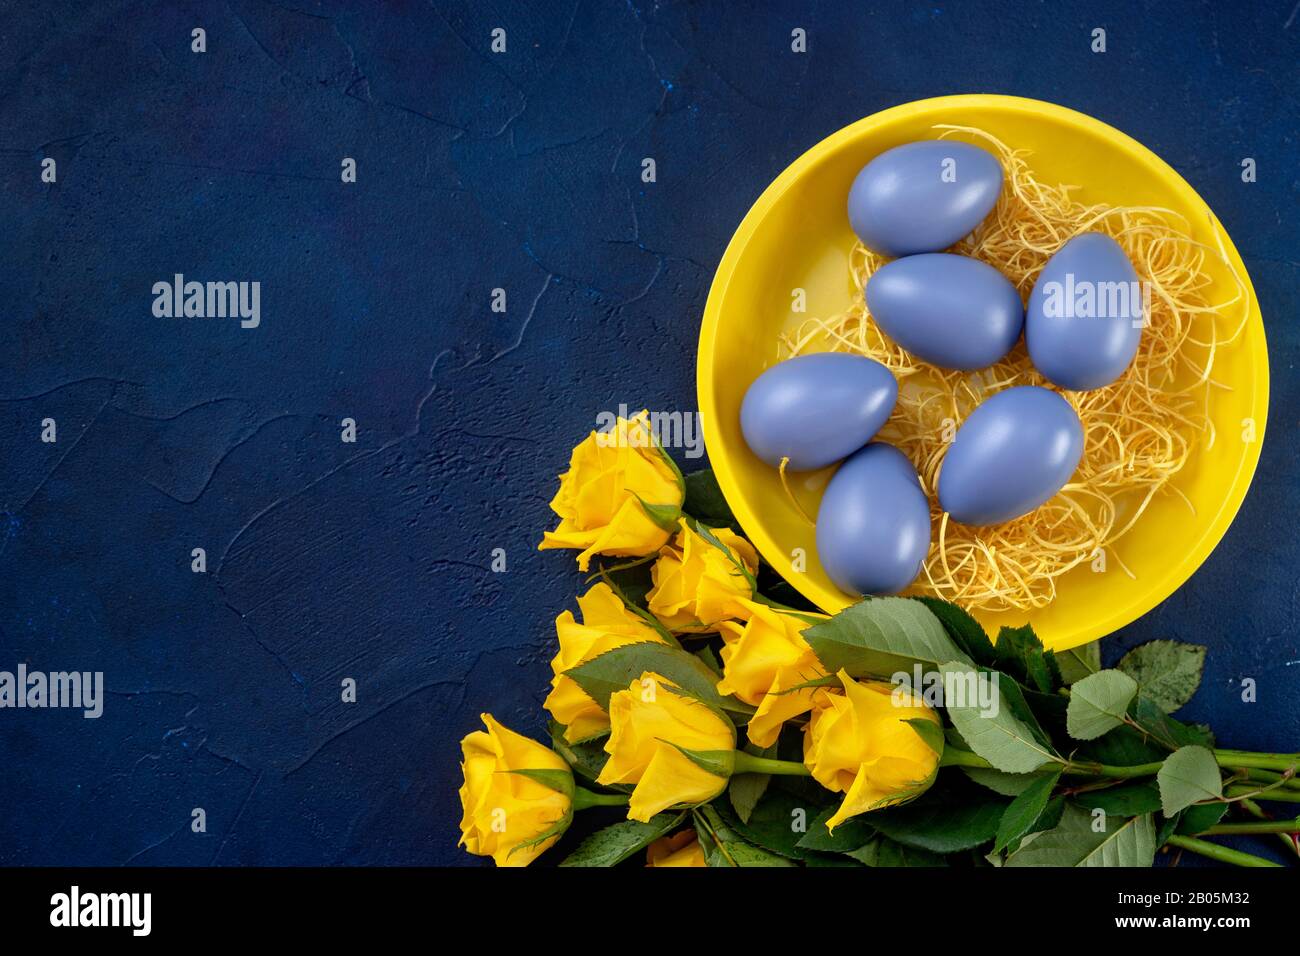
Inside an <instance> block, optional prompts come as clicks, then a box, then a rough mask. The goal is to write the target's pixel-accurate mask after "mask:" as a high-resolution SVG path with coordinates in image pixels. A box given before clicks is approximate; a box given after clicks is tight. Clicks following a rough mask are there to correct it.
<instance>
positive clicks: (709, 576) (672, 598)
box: [646, 521, 758, 633]
mask: <svg viewBox="0 0 1300 956" xmlns="http://www.w3.org/2000/svg"><path fill="white" fill-rule="evenodd" d="M681 529H682V530H681V531H680V532H678V534H677V538H676V540H674V541H673V543H672V544H671V545H670V546H668V547H667V548H665V549H664V551H663V553H662V554H660V555H659V559H658V560H657V561H655V563H654V567H652V568H651V569H650V577H651V580H652V581H653V582H654V587H653V588H651V589H650V591H649V593H647V594H646V602H647V604H648V605H649V608H650V611H651V613H653V614H654V616H655V617H657V618H659V620H660V621H661V622H663V625H664V626H665V627H667V628H668V629H669V630H670V631H685V632H695V633H700V632H705V631H715V630H717V629H718V622H720V621H725V620H728V619H729V618H743V617H745V616H746V615H747V614H748V613H749V611H748V609H747V607H746V605H747V604H748V603H749V599H750V598H752V597H753V596H754V589H753V586H752V585H751V584H750V581H749V578H747V577H746V576H745V572H746V571H748V573H749V574H750V575H754V574H757V573H758V552H756V551H755V550H754V546H753V545H752V544H750V543H749V542H748V541H746V540H745V539H744V538H742V537H741V536H740V535H738V534H734V533H733V532H731V531H729V530H727V529H726V528H710V529H709V531H710V533H711V534H712V535H713V537H714V538H716V539H717V540H718V542H719V543H720V544H722V545H724V546H725V548H726V550H725V551H724V550H723V549H722V548H719V547H717V545H714V544H712V543H711V542H709V541H706V540H705V539H704V538H703V537H701V536H700V534H699V533H698V532H696V531H695V530H694V529H693V528H691V527H690V526H689V525H688V524H687V523H686V522H685V521H682V522H681ZM742 567H743V568H744V570H742Z"/></svg>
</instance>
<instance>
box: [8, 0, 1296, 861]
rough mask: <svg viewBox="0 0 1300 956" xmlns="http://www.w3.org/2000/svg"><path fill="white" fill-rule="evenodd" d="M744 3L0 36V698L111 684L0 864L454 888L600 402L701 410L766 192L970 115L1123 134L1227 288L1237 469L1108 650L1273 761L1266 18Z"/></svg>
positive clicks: (44, 9)
mask: <svg viewBox="0 0 1300 956" xmlns="http://www.w3.org/2000/svg"><path fill="white" fill-rule="evenodd" d="M749 6H750V5H748V4H721V3H717V4H711V5H700V6H695V5H679V4H670V5H667V4H666V5H659V4H649V3H645V2H640V0H637V2H632V3H627V4H622V3H585V2H584V3H579V4H578V5H577V6H576V7H574V6H571V5H569V4H567V3H565V4H561V3H554V4H551V3H546V4H541V3H537V4H528V5H524V4H519V5H513V6H512V5H502V4H482V5H479V4H460V3H434V4H416V3H393V4H380V3H379V2H377V0H369V2H354V3H344V2H319V3H311V2H306V0H283V2H278V3H275V4H272V3H267V2H262V0H231V2H230V3H229V4H226V3H212V4H206V3H196V2H169V3H158V4H130V3H95V4H85V3H54V2H51V3H42V4H30V5H27V4H24V5H17V4H13V5H10V4H6V5H5V9H4V10H3V11H2V12H0V180H2V181H3V201H0V247H2V248H3V251H4V256H3V260H2V263H3V264H2V265H0V303H2V304H3V313H2V316H0V323H2V326H0V327H2V328H3V346H0V456H2V457H0V462H3V467H2V468H0V669H13V668H14V666H16V664H17V663H18V662H26V663H27V664H28V666H29V667H30V668H32V669H36V670H63V669H78V670H102V671H103V672H104V673H105V675H106V682H107V688H108V698H107V702H106V705H105V712H104V715H103V717H102V718H101V719H99V720H84V719H82V717H81V716H80V714H79V713H76V712H67V711H45V712H29V711H24V712H17V711H3V712H0V767H2V768H3V770H2V771H0V863H44V864H55V863H61V864H118V863H128V862H130V863H138V864H209V863H215V864H241V863H245V864H248V863H264V864H266V863H289V864H314V863H365V864H381V863H382V864H414V863H444V862H447V863H460V862H466V861H468V858H467V857H465V856H463V855H462V854H461V853H460V852H459V851H457V850H455V848H454V844H455V840H456V823H457V820H458V816H459V811H458V807H457V805H456V797H455V790H456V787H457V785H458V783H459V770H458V768H457V761H458V751H457V741H458V740H459V739H460V737H461V736H462V735H463V734H464V733H465V732H467V731H468V730H470V729H473V727H474V726H475V725H476V723H477V715H478V713H479V712H480V711H482V710H490V711H492V712H494V713H495V714H497V715H498V716H499V717H500V718H501V719H502V720H504V721H505V722H507V723H508V724H510V725H512V726H515V727H517V728H519V729H521V730H524V731H527V732H537V731H539V730H540V729H541V722H540V715H541V710H540V704H541V701H542V698H543V696H544V693H545V689H546V681H547V679H548V676H549V670H548V667H547V661H548V660H549V657H550V655H551V648H552V641H553V625H552V621H553V619H554V616H555V614H556V613H557V612H558V611H560V610H561V609H562V608H564V607H565V606H566V602H569V601H571V597H572V595H573V593H574V592H575V590H576V589H577V588H578V587H579V582H578V577H577V574H576V572H575V571H574V568H573V565H572V561H571V557H570V555H569V554H565V553H546V554H539V553H537V552H536V551H534V550H533V549H534V546H535V544H536V542H537V540H538V538H539V536H540V533H541V531H542V529H543V528H546V527H548V526H549V525H550V523H551V521H552V519H551V516H550V514H549V512H548V510H547V501H548V500H549V498H550V496H551V494H552V492H553V490H554V481H553V476H554V475H555V474H556V473H557V472H559V471H560V470H562V469H563V467H564V465H565V462H566V456H567V450H568V448H569V447H570V446H571V445H572V444H573V443H574V441H575V440H576V439H577V438H578V437H579V436H581V435H582V434H584V433H585V432H587V431H588V430H590V428H591V427H592V425H593V422H594V416H595V414H596V412H597V411H599V410H601V409H610V408H617V406H618V403H619V402H627V403H629V404H636V405H649V406H650V407H651V408H663V409H689V408H692V407H694V406H695V388H694V365H695V362H694V352H695V342H696V335H697V330H698V322H699V315H700V312H701V309H702V307H703V304H704V299H705V295H706V293H707V289H708V285H709V281H710V279H711V276H712V271H713V268H714V267H715V265H716V264H717V261H718V259H719V257H720V255H721V253H722V250H723V248H724V246H725V244H726V242H727V240H728V238H729V237H730V235H731V232H732V230H733V229H734V227H735V225H736V224H737V223H738V222H739V220H740V218H741V217H742V215H743V214H744V212H745V210H746V209H747V208H748V207H749V205H750V203H751V202H753V200H754V199H755V198H756V197H757V196H758V194H759V193H760V192H761V191H762V189H763V188H764V187H765V186H766V184H767V183H768V182H769V181H770V180H771V179H772V178H773V177H774V176H775V175H776V174H777V173H778V172H780V170H781V169H782V168H784V167H785V166H786V165H787V164H788V163H789V162H791V161H792V160H793V159H794V158H795V157H796V156H798V155H799V154H800V153H801V152H803V151H804V150H805V149H807V148H808V147H810V146H811V145H813V144H814V143H816V142H817V141H818V140H820V139H822V138H823V137H825V136H826V135H828V134H829V133H831V132H833V131H834V130H836V129H838V128H840V127H841V126H843V125H845V124H847V123H849V122H852V121H853V120H856V119H858V118H859V117H861V116H864V115H867V114H869V113H872V112H874V111H876V110H879V109H882V108H884V107H888V106H892V105H895V104H897V103H901V102H904V101H907V100H912V99H916V98H920V97H926V96H933V95H937V94H944V93H955V92H970V91H985V92H1001V93H1015V94H1021V95H1025V96H1033V97H1039V98H1043V99H1047V100H1052V101H1055V102H1058V103H1062V104H1064V105H1066V106H1070V107H1073V108H1075V109H1080V110H1083V111H1085V112H1088V113H1091V114H1093V115H1095V116H1097V117H1099V118H1100V119H1102V120H1105V121H1106V122H1109V123H1112V124H1114V125H1115V126H1117V127H1118V128H1120V129H1122V130H1124V131H1126V132H1128V133H1131V134H1132V135H1134V136H1136V137H1137V138H1138V139H1140V140H1141V141H1143V142H1144V143H1146V144H1147V145H1148V146H1150V147H1151V148H1152V149H1154V150H1155V151H1156V152H1158V153H1159V154H1160V155H1161V156H1163V157H1164V158H1165V159H1166V160H1168V161H1169V162H1170V163H1171V164H1173V166H1174V167H1176V168H1177V169H1178V170H1179V171H1180V172H1181V173H1182V174H1183V175H1184V176H1186V177H1187V179H1188V180H1189V181H1190V182H1191V183H1192V185H1193V186H1195V187H1196V189H1198V190H1199V191H1200V193H1201V194H1202V195H1203V196H1204V197H1205V198H1206V199H1207V200H1208V201H1209V202H1210V204H1211V205H1212V206H1213V207H1214V209H1215V210H1216V211H1217V213H1218V215H1219V216H1220V218H1221V219H1222V220H1223V222H1224V223H1225V224H1226V225H1227V227H1228V229H1229V231H1230V232H1231V233H1232V235H1233V236H1234V238H1235V240H1236V242H1237V245H1238V246H1239V248H1240V249H1241V252H1242V255H1243V257H1244V258H1245V260H1246V262H1247V264H1248V266H1249V268H1250V271H1251V274H1252V277H1253V278H1254V282H1255V287H1256V290H1257V292H1258V295H1259V298H1260V301H1261V306H1262V309H1263V313H1264V315H1265V320H1266V324H1267V328H1268V335H1269V347H1270V354H1271V360H1272V372H1273V393H1272V408H1271V413H1270V421H1269V434H1268V440H1267V442H1266V443H1265V446H1264V453H1263V460H1262V462H1261V464H1260V468H1259V473H1258V475H1257V477H1256V480H1255V485H1254V488H1253V490H1252V491H1251V494H1250V496H1249V497H1248V498H1247V501H1246V504H1245V507H1244V508H1243V510H1242V512H1241V515H1240V516H1239V517H1238V519H1237V522H1236V524H1235V525H1234V526H1233V528H1232V530H1231V531H1230V532H1229V534H1228V535H1227V537H1226V539H1225V540H1224V542H1223V543H1222V545H1221V546H1220V547H1219V549H1218V550H1217V551H1216V552H1215V554H1214V555H1213V557H1212V558H1211V559H1210V560H1209V561H1208V562H1207V563H1206V564H1205V566H1204V567H1203V568H1202V569H1201V570H1200V571H1199V572H1198V573H1197V574H1196V575H1195V576H1194V577H1193V578H1192V579H1191V581H1189V582H1188V584H1187V585H1186V586H1185V587H1184V588H1183V589H1182V590H1181V591H1179V592H1178V594H1177V595H1175V596H1174V597H1173V598H1171V599H1170V600H1168V601H1167V602H1165V604H1164V605H1163V606H1161V607H1160V608H1158V609H1157V610H1156V611H1154V612H1152V613H1151V614H1149V615H1148V616H1147V617H1145V618H1143V619H1142V620H1141V621H1139V622H1138V623H1137V624H1135V625H1133V626H1132V627H1130V628H1128V629H1126V630H1125V632H1124V633H1123V634H1122V635H1121V636H1120V637H1119V638H1118V639H1117V640H1114V641H1111V642H1108V643H1109V644H1110V647H1109V649H1108V654H1109V655H1111V656H1113V655H1115V654H1116V653H1117V652H1118V651H1119V650H1121V649H1122V648H1124V647H1127V646H1129V645H1131V644H1134V643H1137V642H1140V641H1142V640H1144V639H1147V638H1150V637H1177V638H1182V639H1185V640H1193V641H1199V642H1202V643H1205V644H1208V645H1209V646H1210V656H1209V665H1208V668H1207V673H1206V679H1205V683H1204V685H1203V688H1202V690H1201V691H1200V694H1199V695H1198V697H1197V698H1196V700H1195V701H1194V703H1193V704H1192V705H1191V706H1190V707H1189V708H1188V709H1187V713H1188V714H1189V715H1190V716H1191V717H1192V718H1194V719H1198V720H1206V721H1210V722H1211V723H1213V725H1214V726H1215V727H1216V728H1217V729H1218V730H1219V732H1220V735H1221V737H1222V739H1223V740H1224V741H1226V742H1227V743H1229V744H1233V745H1238V746H1248V745H1249V746H1254V747H1259V748H1277V749H1282V748H1288V749H1296V747H1297V741H1298V740H1300V713H1298V710H1300V708H1298V706H1297V705H1298V704H1300V638H1297V635H1296V629H1295V626H1294V624H1293V620H1294V618H1295V616H1296V614H1297V613H1298V612H1300V608H1298V607H1297V601H1298V599H1300V589H1298V588H1297V584H1296V574H1295V567H1296V564H1297V559H1300V543H1297V539H1296V535H1295V534H1294V533H1293V524H1294V516H1295V515H1296V513H1297V509H1298V507H1300V492H1298V490H1297V477H1298V476H1300V464H1298V462H1297V450H1296V448H1297V446H1296V442H1295V435H1296V423H1297V421H1298V420H1300V395H1298V394H1297V382H1300V377H1298V376H1297V374H1296V371H1295V368H1294V365H1295V361H1296V347H1297V344H1298V342H1300V331H1298V330H1300V326H1298V325H1297V322H1296V311H1297V309H1296V306H1297V293H1296V289H1297V287H1300V264H1298V261H1297V252H1296V249H1297V238H1298V232H1300V219H1298V218H1297V216H1296V208H1297V191H1298V190H1297V177H1298V174H1297V165H1296V156H1297V154H1298V153H1297V150H1298V144H1297V128H1298V127H1300V123H1297V118H1298V115H1300V110H1298V109H1297V92H1298V85H1297V79H1296V76H1297V74H1296V64H1297V60H1298V57H1297V53H1300V43H1298V41H1297V38H1300V22H1297V14H1296V11H1295V10H1294V9H1293V2H1292V0H1284V2H1275V3H1260V4H1253V5H1251V6H1250V8H1249V12H1247V8H1244V7H1240V6H1238V5H1234V4H1209V3H1205V4H1199V5H1195V6H1192V7H1190V8H1188V9H1185V10H1184V9H1181V5H1174V4H1161V3H1152V4H1144V5H1135V4H1130V3H1127V2H1125V3H1090V4H1086V5H1082V4H1081V5H1077V6H1075V5H1071V4H1061V3H1049V4H1034V5H1028V6H1026V8H1025V9H1024V10H1023V11H1022V12H1020V13H1018V14H1017V15H1015V16H1014V17H1012V16H1009V15H1008V14H1006V13H1005V12H1004V6H1005V5H1004V4H1001V3H976V2H967V3H952V4H942V5H940V4H898V5H895V4H886V3H881V4H870V5H868V4H844V3H826V2H823V3H819V4H814V3H803V4H795V3H789V4H764V5H762V6H763V7H764V8H765V10H766V12H763V13H761V14H760V13H754V12H744V8H746V7H749ZM497 26H501V27H504V28H505V29H506V30H507V36H508V40H507V44H508V45H507V53H506V54H505V55H500V56H494V55H492V54H491V53H489V51H488V44H489V33H490V31H491V29H492V28H494V27H497ZM796 26H801V27H804V28H805V29H806V30H807V31H808V38H809V39H808V44H809V50H808V53H807V54H806V55H796V54H792V53H791V52H790V51H789V37H790V31H791V29H792V28H793V27H796ZM1095 26H1102V27H1105V28H1106V30H1107V31H1108V52H1107V53H1106V54H1104V55H1096V54H1093V53H1092V52H1090V50H1089V39H1090V32H1091V29H1092V28H1093V27H1095ZM194 27H203V28H204V29H206V31H207V52H206V53H203V54H196V53H193V52H191V49H190V31H191V29H192V28H194ZM345 156H350V157H354V158H355V159H356V160H357V164H358V170H359V175H358V182H357V183H356V184H354V185H344V184H342V183H341V182H340V177H339V171H340V162H341V160H342V158H343V157H345ZM644 156H654V157H655V158H656V159H657V162H658V182H657V183H655V184H653V185H648V186H646V185H643V184H642V183H641V182H640V178H639V172H640V160H641V158H642V157H644ZM1245 156H1251V157H1254V158H1255V159H1256V160H1257V163H1258V170H1259V173H1258V177H1259V178H1258V182H1256V183H1254V184H1250V185H1246V184H1243V183H1242V182H1241V179H1240V175H1239V174H1240V166H1239V163H1240V161H1241V159H1242V158H1243V157H1245ZM47 157H52V158H54V159H55V160H56V161H57V164H58V166H57V169H58V181H57V183H55V184H43V183H42V182H41V181H40V178H39V173H40V163H41V161H42V159H44V158H47ZM178 272H179V273H183V274H185V275H186V276H188V277H191V278H197V279H242V280H248V281H254V280H256V281H259V282H260V283H261V312H262V320H261V325H260V326H259V327H258V328H256V329H242V328H240V327H239V325H238V323H237V322H235V321H234V320H230V319H208V320H204V319H188V320H178V319H159V318H155V317H154V316H153V314H152V312H151V304H152V297H151V294H150V289H151V287H152V285H153V283H154V282H156V281H159V280H164V279H169V278H170V277H171V276H172V275H173V274H174V273H178ZM496 287H501V288H504V289H506V290H507V294H508V311H507V312H506V314H504V315H500V314H494V313H492V312H491V311H490V310H489V297H490V290H492V289H493V288H496ZM47 417H49V418H54V419H55V420H56V421H57V423H58V441H57V443H56V444H42V443H41V442H40V441H39V440H38V436H39V428H40V422H41V420H42V419H44V418H47ZM344 417H352V418H355V419H356V421H357V422H358V425H359V432H358V436H359V437H358V440H357V442H356V444H344V443H342V442H340V440H339V422H340V420H341V419H342V418H344ZM196 547H202V548H205V549H206V551H207V555H208V562H209V564H208V572H207V573H206V574H194V573H191V570H190V560H191V559H190V554H191V550H192V549H193V548H196ZM498 547H500V548H504V549H506V552H507V556H508V557H507V560H508V572H507V573H506V574H492V573H489V567H488V566H489V562H490V553H491V551H492V549H493V548H498ZM346 677H352V678H355V679H356V680H357V682H358V685H359V700H358V702H357V703H356V704H353V705H346V704H342V703H341V702H340V700H339V697H340V694H339V687H340V681H341V680H343V679H344V678H346ZM1243 677H1254V678H1256V679H1257V680H1258V682H1259V695H1260V701H1259V703H1258V704H1254V705H1246V704H1243V703H1242V702H1241V700H1240V694H1239V690H1238V684H1239V681H1240V680H1241V678H1243ZM195 807H202V808H204V810H205V811H206V814H207V832H206V833H204V834H195V833H192V832H191V829H190V820H191V811H192V809H193V808H195Z"/></svg>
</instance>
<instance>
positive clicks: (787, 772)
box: [733, 750, 812, 777]
mask: <svg viewBox="0 0 1300 956" xmlns="http://www.w3.org/2000/svg"><path fill="white" fill-rule="evenodd" d="M733 772H734V773H770V774H774V775H776V776H781V777H811V776H812V771H810V770H809V769H808V768H807V767H805V766H804V765H803V764H801V763H797V762H796V761H794V760H773V759H772V758H770V757H755V756H754V755H753V754H750V753H745V751H743V750H737V751H736V767H735V770H734V771H733Z"/></svg>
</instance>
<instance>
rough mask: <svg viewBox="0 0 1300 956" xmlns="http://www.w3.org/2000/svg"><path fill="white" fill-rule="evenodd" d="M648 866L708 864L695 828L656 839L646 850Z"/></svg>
mask: <svg viewBox="0 0 1300 956" xmlns="http://www.w3.org/2000/svg"><path fill="white" fill-rule="evenodd" d="M645 859H646V864H645V865H646V866H708V865H709V864H708V862H707V861H706V860H705V859H704V847H702V846H700V841H699V839H698V838H697V837H696V836H695V831H694V830H690V829H687V830H682V831H681V832H679V833H674V834H673V835H672V836H667V837H662V838H660V839H658V840H655V841H654V842H653V843H651V844H650V845H649V846H648V847H646V851H645Z"/></svg>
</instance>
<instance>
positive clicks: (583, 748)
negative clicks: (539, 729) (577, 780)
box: [550, 721, 609, 781]
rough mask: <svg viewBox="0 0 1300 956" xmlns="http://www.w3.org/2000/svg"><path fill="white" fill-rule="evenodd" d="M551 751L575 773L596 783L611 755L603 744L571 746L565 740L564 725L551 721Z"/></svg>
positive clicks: (590, 743)
mask: <svg viewBox="0 0 1300 956" xmlns="http://www.w3.org/2000/svg"><path fill="white" fill-rule="evenodd" d="M550 729H551V749H552V750H554V751H555V752H556V753H557V754H559V755H560V756H561V757H563V758H564V761H565V763H567V764H568V765H569V766H570V767H572V768H573V772H574V773H576V774H577V775H578V776H580V777H583V778H585V779H587V780H591V781H594V780H595V779H596V778H597V777H599V776H600V772H601V770H603V769H604V767H605V761H607V760H608V759H609V754H607V753H605V748H604V746H603V745H602V744H599V743H592V742H584V743H577V744H571V743H569V742H568V741H567V740H565V739H564V725H563V724H559V723H556V722H555V721H551V728H550Z"/></svg>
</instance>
